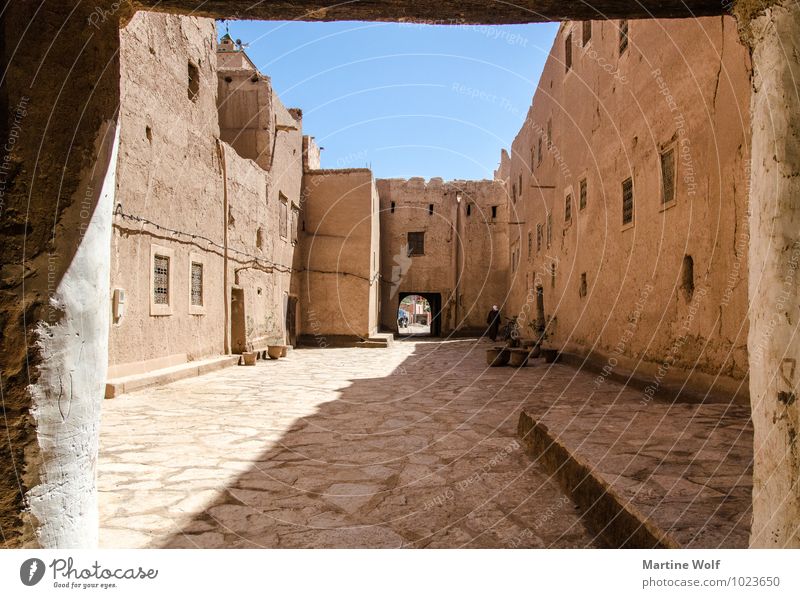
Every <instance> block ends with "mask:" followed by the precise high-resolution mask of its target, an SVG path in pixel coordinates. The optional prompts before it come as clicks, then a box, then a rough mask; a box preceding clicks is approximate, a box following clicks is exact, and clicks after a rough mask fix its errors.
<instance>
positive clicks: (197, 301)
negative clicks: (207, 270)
mask: <svg viewBox="0 0 800 598" xmlns="http://www.w3.org/2000/svg"><path fill="white" fill-rule="evenodd" d="M191 268H192V272H191V276H192V280H191V285H192V286H191V304H192V305H197V306H202V305H203V264H200V263H198V262H191Z"/></svg>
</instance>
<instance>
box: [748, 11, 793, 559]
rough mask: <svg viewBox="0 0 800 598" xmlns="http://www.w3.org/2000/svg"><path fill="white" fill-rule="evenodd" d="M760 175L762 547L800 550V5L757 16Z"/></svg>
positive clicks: (754, 286) (758, 473)
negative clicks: (799, 400) (799, 417)
mask: <svg viewBox="0 0 800 598" xmlns="http://www.w3.org/2000/svg"><path fill="white" fill-rule="evenodd" d="M748 27H749V28H748V30H747V35H748V36H749V39H748V40H747V41H748V42H749V44H750V47H751V48H752V56H753V70H754V78H753V96H752V101H751V109H752V128H753V131H752V139H753V141H752V143H753V145H752V163H751V168H752V170H751V176H750V184H751V187H750V234H751V237H750V254H749V255H750V263H749V278H750V281H749V296H750V309H751V311H750V332H749V337H748V350H749V353H750V396H751V402H752V411H753V426H754V429H755V441H754V450H755V454H754V459H755V460H754V476H753V527H752V532H751V538H750V545H751V546H752V547H794V548H798V547H800V532H799V531H798V530H799V529H800V437H798V435H799V434H800V420H799V419H798V408H799V407H800V405H798V400H797V395H798V394H800V384H798V382H800V369H798V368H797V361H798V360H799V359H800V4H798V3H797V2H796V1H794V0H791V1H788V2H787V1H784V2H783V3H780V4H776V5H774V6H773V7H771V8H769V9H767V10H766V12H765V13H764V14H762V15H760V16H757V17H756V18H754V19H753V20H752V21H751V22H750V23H749V26H748Z"/></svg>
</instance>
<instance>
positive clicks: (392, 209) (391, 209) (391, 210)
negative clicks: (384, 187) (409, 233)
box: [389, 202, 394, 214]
mask: <svg viewBox="0 0 800 598" xmlns="http://www.w3.org/2000/svg"><path fill="white" fill-rule="evenodd" d="M389 211H390V212H391V213H392V214H394V202H392V207H391V208H389Z"/></svg>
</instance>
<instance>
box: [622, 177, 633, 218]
mask: <svg viewBox="0 0 800 598" xmlns="http://www.w3.org/2000/svg"><path fill="white" fill-rule="evenodd" d="M632 222H633V180H632V179H625V180H624V181H622V224H631V223H632Z"/></svg>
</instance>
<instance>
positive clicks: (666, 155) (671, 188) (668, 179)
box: [661, 148, 675, 204]
mask: <svg viewBox="0 0 800 598" xmlns="http://www.w3.org/2000/svg"><path fill="white" fill-rule="evenodd" d="M672 201H675V150H674V149H673V148H669V149H668V150H666V151H663V152H661V203H662V204H668V203H670V202H672Z"/></svg>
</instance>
